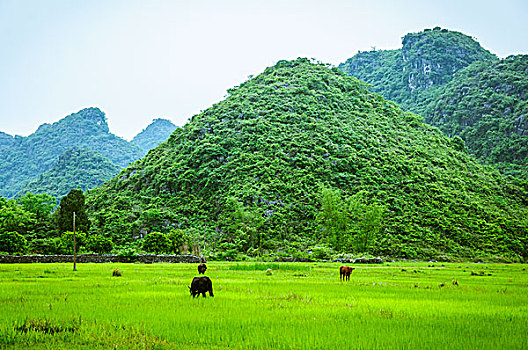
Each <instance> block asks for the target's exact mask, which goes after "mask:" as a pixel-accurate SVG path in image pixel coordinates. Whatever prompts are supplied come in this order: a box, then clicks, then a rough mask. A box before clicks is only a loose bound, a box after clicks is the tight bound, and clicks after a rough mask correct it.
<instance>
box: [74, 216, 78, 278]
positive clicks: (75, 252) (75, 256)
mask: <svg viewBox="0 0 528 350" xmlns="http://www.w3.org/2000/svg"><path fill="white" fill-rule="evenodd" d="M75 243H76V242H75V212H73V271H77V266H76V265H77V250H76V247H75Z"/></svg>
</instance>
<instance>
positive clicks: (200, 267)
mask: <svg viewBox="0 0 528 350" xmlns="http://www.w3.org/2000/svg"><path fill="white" fill-rule="evenodd" d="M205 270H207V265H205V264H200V265H198V274H202V275H203V274H205Z"/></svg>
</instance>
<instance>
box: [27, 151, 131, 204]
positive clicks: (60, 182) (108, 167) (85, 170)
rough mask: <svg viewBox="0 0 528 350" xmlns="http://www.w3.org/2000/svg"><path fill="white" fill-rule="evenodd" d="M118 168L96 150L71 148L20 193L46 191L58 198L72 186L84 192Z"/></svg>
mask: <svg viewBox="0 0 528 350" xmlns="http://www.w3.org/2000/svg"><path fill="white" fill-rule="evenodd" d="M120 169H121V168H120V167H119V166H117V165H115V164H114V163H112V162H111V161H110V160H108V158H105V157H103V156H101V155H100V154H99V153H96V152H94V151H91V150H89V149H86V148H79V147H73V148H72V149H71V150H69V151H66V152H64V153H63V154H61V155H60V156H59V160H58V161H57V162H56V163H55V164H54V165H53V166H52V168H51V169H50V170H48V171H46V172H44V173H42V174H40V175H39V176H38V177H37V178H36V179H35V180H33V181H31V182H29V183H28V184H27V185H26V186H24V188H23V189H22V190H21V191H20V194H21V195H22V194H25V193H28V192H31V193H33V194H41V193H46V194H49V195H51V196H53V197H55V198H58V199H60V198H62V197H63V196H65V195H66V194H68V192H69V191H70V190H71V189H72V188H79V189H81V190H83V191H86V190H88V189H92V188H94V187H97V186H99V185H101V184H102V183H103V182H104V181H106V180H109V179H111V178H112V177H113V176H115V175H116V174H117V173H118V172H119V170H120Z"/></svg>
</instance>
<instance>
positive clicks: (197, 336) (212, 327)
mask: <svg viewBox="0 0 528 350" xmlns="http://www.w3.org/2000/svg"><path fill="white" fill-rule="evenodd" d="M339 265H340V264H334V263H309V264H308V263H280V264H278V263H274V264H268V263H209V264H208V270H207V273H206V275H207V276H209V277H210V278H211V279H212V281H213V289H214V294H215V297H214V298H211V297H207V298H205V299H204V298H202V297H199V298H196V299H193V298H192V297H190V295H189V290H188V288H187V286H189V285H190V282H191V280H192V278H193V277H194V276H196V275H197V270H196V265H195V264H152V265H139V264H79V265H78V271H76V272H73V271H72V265H71V264H20V265H8V264H6V265H0V348H24V349H77V348H84V349H97V348H100V349H129V348H138V349H173V348H177V349H200V348H204V349H224V348H230V349H231V348H234V349H355V348H360V349H366V348H368V349H371V348H376V349H387V348H391V349H393V348H413V349H447V348H449V349H527V348H528V332H527V325H528V272H527V271H526V270H525V267H526V266H525V265H519V264H511V265H500V264H470V263H462V264H438V263H435V264H431V263H429V264H428V263H390V264H383V265H356V266H355V267H356V270H355V271H354V272H353V273H352V277H351V280H350V282H340V281H339V273H338V267H339ZM116 268H117V269H119V270H120V271H121V272H122V276H121V277H112V271H113V270H114V269H116ZM268 268H272V269H273V274H272V275H268V274H266V270H267V269H268Z"/></svg>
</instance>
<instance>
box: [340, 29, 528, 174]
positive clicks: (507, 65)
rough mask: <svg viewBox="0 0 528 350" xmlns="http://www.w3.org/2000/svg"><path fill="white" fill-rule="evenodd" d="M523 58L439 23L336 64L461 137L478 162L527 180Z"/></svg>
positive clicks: (525, 76)
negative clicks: (494, 50)
mask: <svg viewBox="0 0 528 350" xmlns="http://www.w3.org/2000/svg"><path fill="white" fill-rule="evenodd" d="M526 57H527V56H525V55H519V56H511V57H508V58H506V59H502V60H499V59H497V58H496V57H495V56H494V55H492V54H491V53H489V52H488V51H487V50H485V49H483V48H482V47H481V46H480V44H479V43H478V42H477V41H475V40H474V39H472V38H471V37H469V36H466V35H464V34H462V33H459V32H455V31H449V30H447V29H440V28H438V27H437V28H435V29H433V30H425V31H423V32H419V33H410V34H407V35H405V36H404V37H403V41H402V48H401V49H398V50H385V51H371V52H360V53H358V54H357V55H355V56H354V57H352V58H350V59H348V60H347V61H346V62H345V63H343V64H341V65H339V68H340V69H342V70H343V71H345V72H346V73H347V74H349V75H351V76H354V77H357V78H358V79H361V80H364V81H366V82H368V83H369V84H370V86H371V87H370V88H371V89H372V91H376V92H379V93H380V94H382V95H383V96H384V97H385V98H387V99H389V100H393V101H395V102H397V103H398V104H400V105H401V106H402V108H403V109H405V110H409V111H412V112H415V113H418V114H420V115H422V116H423V117H424V118H425V120H426V122H428V123H430V124H433V125H435V126H438V127H439V128H440V129H441V130H442V131H443V132H444V133H445V134H446V135H448V136H451V137H452V136H460V137H461V138H462V140H463V141H464V142H465V144H466V146H467V147H468V150H469V152H470V153H472V154H474V155H475V156H476V157H477V158H478V160H479V161H480V162H481V163H483V164H492V165H494V166H495V167H497V168H498V169H499V170H500V171H501V172H502V173H504V174H508V175H514V176H516V177H520V178H524V179H527V178H528V167H527V165H528V158H527V151H526V147H527V145H528V134H527V131H526V130H527V129H526V125H527V124H526V121H525V118H526V104H527V102H526V99H527V95H526V94H527V92H526V91H528V90H527V86H528V78H527V76H528V75H527V61H528V60H527V58H526Z"/></svg>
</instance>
